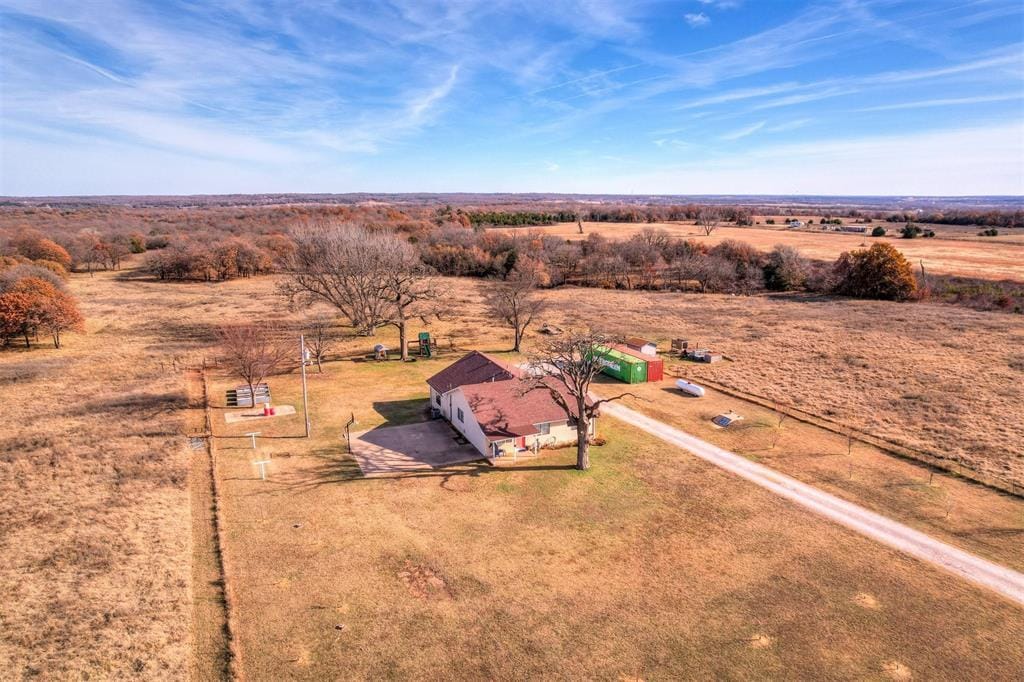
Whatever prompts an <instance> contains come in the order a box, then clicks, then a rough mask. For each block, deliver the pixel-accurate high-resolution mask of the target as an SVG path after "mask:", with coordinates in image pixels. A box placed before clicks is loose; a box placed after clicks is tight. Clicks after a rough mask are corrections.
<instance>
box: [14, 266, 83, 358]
mask: <svg viewBox="0 0 1024 682" xmlns="http://www.w3.org/2000/svg"><path fill="white" fill-rule="evenodd" d="M40 331H42V332H44V333H47V334H49V335H50V336H51V338H52V339H53V347H54V348H60V347H61V334H63V333H64V332H67V331H77V332H82V331H85V318H84V317H82V313H81V312H79V310H78V306H77V305H76V304H75V300H74V299H73V298H72V297H71V296H70V295H69V294H68V293H67V292H64V291H61V290H60V289H58V288H57V287H55V286H54V285H53V284H52V283H50V282H47V281H46V280H44V279H40V278H38V277H22V278H21V279H19V280H17V281H16V282H15V283H14V284H13V285H11V286H10V287H8V288H7V289H6V290H5V291H4V292H3V293H0V337H2V338H3V342H4V344H5V345H6V344H8V343H10V341H11V339H12V338H17V337H21V338H23V339H24V340H25V347H26V348H28V347H29V346H30V345H31V337H32V336H37V335H38V334H39V332H40Z"/></svg>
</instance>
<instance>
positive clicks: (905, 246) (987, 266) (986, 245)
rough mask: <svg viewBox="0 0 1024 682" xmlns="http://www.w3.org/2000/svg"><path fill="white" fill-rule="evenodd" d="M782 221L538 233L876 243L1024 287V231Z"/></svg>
mask: <svg viewBox="0 0 1024 682" xmlns="http://www.w3.org/2000/svg"><path fill="white" fill-rule="evenodd" d="M779 220H780V226H775V227H772V226H767V225H762V226H755V227H736V226H732V225H728V224H722V225H720V226H719V227H718V228H717V229H715V231H714V232H712V234H711V235H710V236H709V235H705V234H704V233H703V231H702V230H701V229H700V227H699V226H698V225H696V224H694V223H693V222H688V223H686V222H684V223H655V224H616V223H584V225H583V227H584V235H583V236H582V237H581V236H580V234H579V230H578V229H577V226H576V224H575V223H562V224H558V225H552V226H547V227H541V228H537V229H539V230H540V231H541V232H542V233H543V234H546V235H554V236H558V237H562V238H565V239H582V238H586V237H587V236H588V235H590V234H599V235H601V236H602V237H604V238H606V239H628V238H630V237H632V236H633V235H636V234H640V233H641V232H642V231H643V230H646V229H650V228H654V229H663V230H665V231H666V232H668V233H669V234H671V235H673V236H675V237H680V238H685V239H695V240H699V241H701V242H703V243H706V244H707V245H708V246H714V245H715V244H718V243H720V242H722V241H725V240H728V239H731V240H736V241H742V242H745V243H747V244H750V245H751V246H753V247H755V248H757V249H760V250H762V251H767V250H770V249H772V248H773V247H775V246H776V245H778V244H781V245H784V246H791V247H793V248H796V249H798V250H799V251H800V253H801V254H803V255H804V256H805V257H807V258H812V259H817V260H827V261H833V260H835V259H836V258H838V257H839V254H841V253H843V252H844V251H850V250H853V249H857V248H863V247H865V246H869V245H871V244H872V243H874V242H876V241H885V242H889V243H891V244H892V245H893V246H895V247H896V248H898V249H899V250H900V251H901V252H902V253H903V254H904V255H905V256H906V257H907V258H908V259H909V260H910V261H911V262H912V263H913V264H914V267H915V268H918V267H920V263H921V262H922V261H923V262H924V264H925V267H926V269H927V270H928V272H932V273H934V274H944V275H957V276H961V277H972V278H979V279H991V280H1001V279H1007V280H1015V281H1017V282H1022V281H1024V231H1021V230H1018V231H1017V232H1010V233H1008V234H1003V233H1000V235H999V236H998V237H994V238H990V239H981V238H977V237H973V238H970V239H966V238H962V237H961V236H960V235H957V234H955V233H954V234H942V229H941V228H939V235H940V236H938V237H936V238H935V239H912V240H911V239H901V238H900V237H899V230H900V228H901V227H902V225H899V224H897V225H895V226H892V225H888V224H886V225H885V227H886V228H887V236H886V237H882V238H872V237H871V236H870V231H869V232H868V233H867V234H847V233H842V232H822V231H818V230H809V229H798V230H790V229H786V228H785V226H784V225H781V221H782V218H780V219H779ZM495 229H497V228H495ZM971 234H972V235H973V234H975V233H974V232H971Z"/></svg>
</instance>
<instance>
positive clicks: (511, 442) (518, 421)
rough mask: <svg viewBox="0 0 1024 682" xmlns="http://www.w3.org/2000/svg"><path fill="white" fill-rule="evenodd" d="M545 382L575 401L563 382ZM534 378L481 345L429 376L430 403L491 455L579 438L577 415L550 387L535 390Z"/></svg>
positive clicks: (474, 445)
mask: <svg viewBox="0 0 1024 682" xmlns="http://www.w3.org/2000/svg"><path fill="white" fill-rule="evenodd" d="M544 382H545V383H546V384H547V385H548V387H549V389H552V390H556V391H558V392H559V393H560V394H561V395H562V396H563V397H564V398H566V403H567V404H569V405H570V408H571V407H572V404H573V401H572V400H571V399H569V396H568V395H567V394H566V392H565V389H564V387H562V386H561V385H560V384H559V382H557V381H555V380H554V379H545V380H544ZM534 384H535V382H532V381H531V382H527V381H524V380H523V374H522V372H521V371H520V370H519V369H518V368H517V367H513V366H511V365H506V364H505V363H503V362H501V361H499V360H496V359H494V358H492V357H490V356H488V355H486V354H484V353H480V352H478V351H473V352H472V353H469V354H467V355H465V356H463V357H462V358H460V359H459V360H456V361H455V362H454V363H452V364H451V365H449V366H448V367H446V368H444V369H443V370H441V371H440V372H438V373H437V374H435V375H434V376H432V377H430V378H429V379H427V385H428V386H429V387H430V406H431V408H432V409H433V410H434V411H435V412H436V413H437V414H439V415H440V416H443V417H444V418H445V419H447V420H448V421H449V422H450V423H451V425H452V426H453V427H455V429H456V430H457V431H458V432H459V433H461V434H462V435H463V436H465V438H466V440H468V441H469V442H470V443H472V444H473V447H475V448H476V449H477V450H478V451H479V452H480V454H482V455H483V456H485V457H487V458H488V459H493V458H497V457H502V456H504V455H508V454H512V453H515V452H523V451H532V452H537V450H539V449H540V448H542V447H550V446H557V445H571V444H573V443H575V442H576V417H577V415H575V414H573V415H572V416H571V417H570V416H568V415H566V413H565V410H563V409H562V408H561V406H560V405H559V404H558V403H557V402H555V399H554V398H553V397H552V395H551V390H545V389H544V388H533V389H532V390H531V386H532V385H534ZM593 428H594V425H593V424H591V433H593Z"/></svg>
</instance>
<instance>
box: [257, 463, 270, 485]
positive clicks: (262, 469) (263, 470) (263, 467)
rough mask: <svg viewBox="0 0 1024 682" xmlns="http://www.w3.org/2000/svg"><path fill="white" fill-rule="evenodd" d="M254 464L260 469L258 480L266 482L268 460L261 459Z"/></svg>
mask: <svg viewBox="0 0 1024 682" xmlns="http://www.w3.org/2000/svg"><path fill="white" fill-rule="evenodd" d="M255 464H256V465H258V466H259V468H260V480H263V481H265V480H267V465H268V464H270V460H269V459H261V460H259V461H258V462H255Z"/></svg>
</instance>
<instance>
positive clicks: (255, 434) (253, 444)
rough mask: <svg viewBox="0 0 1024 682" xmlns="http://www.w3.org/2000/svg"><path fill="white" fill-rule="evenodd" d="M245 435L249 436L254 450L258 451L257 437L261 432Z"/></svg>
mask: <svg viewBox="0 0 1024 682" xmlns="http://www.w3.org/2000/svg"><path fill="white" fill-rule="evenodd" d="M245 435H247V436H249V438H251V439H252V449H253V450H255V449H256V436H258V435H260V432H259V431H252V432H250V433H247V434H245Z"/></svg>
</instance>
